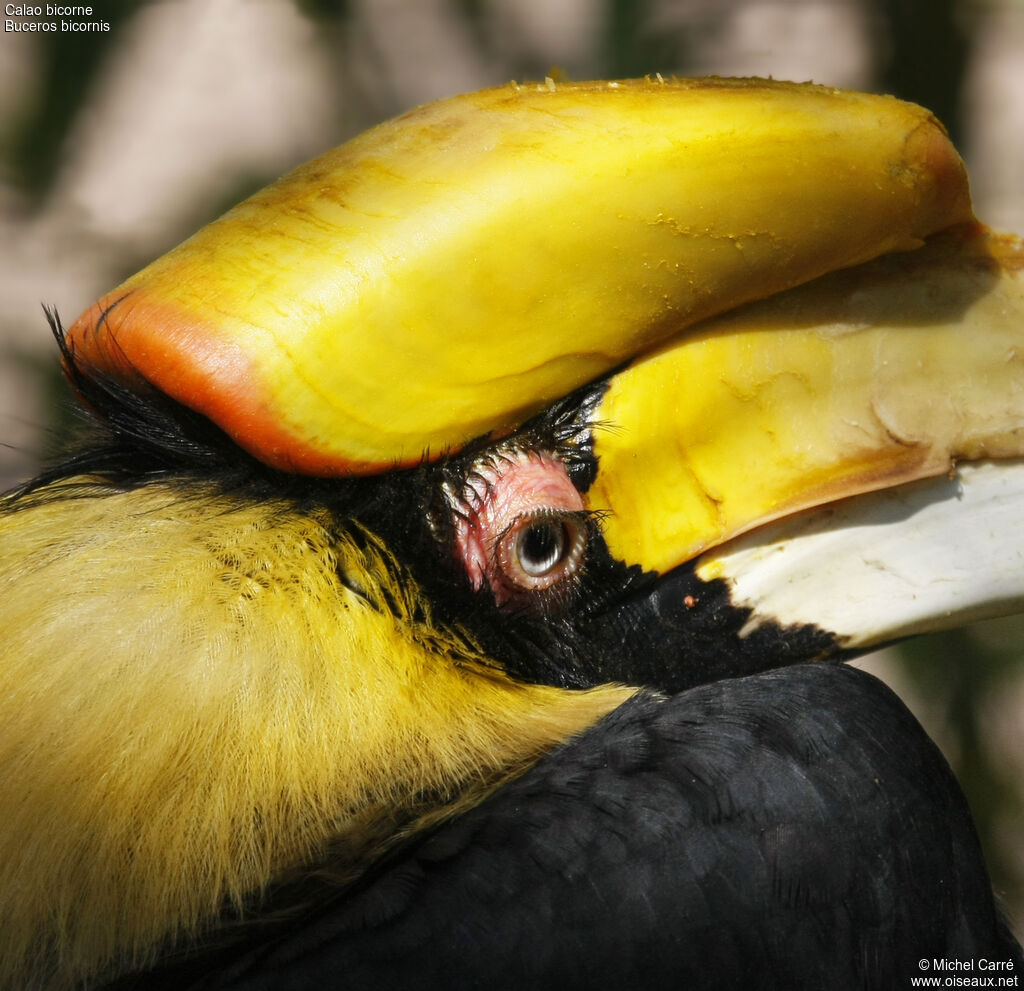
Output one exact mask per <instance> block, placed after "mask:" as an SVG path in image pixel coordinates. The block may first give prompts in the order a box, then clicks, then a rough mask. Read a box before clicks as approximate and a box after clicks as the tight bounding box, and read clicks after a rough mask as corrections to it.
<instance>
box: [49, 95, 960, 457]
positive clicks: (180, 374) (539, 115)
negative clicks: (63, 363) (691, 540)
mask: <svg viewBox="0 0 1024 991" xmlns="http://www.w3.org/2000/svg"><path fill="white" fill-rule="evenodd" d="M970 218H971V208H970V202H969V196H968V191H967V182H966V177H965V173H964V169H963V165H962V163H961V161H960V159H959V157H958V156H957V154H956V152H955V150H954V149H953V147H952V145H951V144H950V143H949V141H948V139H947V138H946V135H945V132H944V131H943V129H942V126H941V125H940V124H939V123H938V122H937V121H936V120H935V118H934V117H932V116H931V115H930V114H929V113H928V112H927V111H925V110H922V109H921V108H920V107H916V106H913V105H911V104H907V103H903V102H900V101H898V100H895V99H892V98H889V97H879V96H869V95H865V94H861V93H849V92H842V91H838V90H834V89H830V88H825V87H820V86H812V85H795V84H792V83H779V82H772V81H765V80H726V79H710V80H671V81H661V80H658V81H651V80H641V81H634V82H623V83H614V82H613V83H603V82H602V83H579V84H559V85H558V86H554V85H530V86H519V85H514V84H513V85H509V86H506V87H503V88H500V89H493V90H487V91H484V92H481V93H474V94H469V95H466V96H460V97H456V98H454V99H450V100H444V101H441V102H439V103H435V104H432V105H429V106H426V107H422V108H420V109H417V110H414V111H411V112H410V113H407V114H405V115H403V116H401V117H398V118H396V119H395V120H393V121H390V122H388V123H385V124H382V125H380V126H379V127H376V128H374V129H373V130H371V131H369V132H367V133H366V134H364V135H362V136H360V137H358V138H356V139H355V140H353V141H351V142H349V143H348V144H345V145H343V146H341V147H340V148H337V149H335V150H334V151H332V152H329V153H328V154H326V155H324V156H322V157H321V158H318V159H316V160H314V161H312V162H310V163H309V164H307V165H305V166H303V167H301V168H299V169H297V170H296V171H295V172H293V173H291V174H290V175H288V176H286V177H284V178H283V179H281V180H279V181H278V182H277V183H275V184H274V185H272V186H270V187H269V188H267V189H266V190H264V191H262V192H260V193H257V194H256V195H255V196H253V197H252V198H251V199H249V200H247V201H246V202H244V203H242V204H241V205H239V206H237V207H235V208H234V209H233V210H231V211H229V212H228V213H227V214H226V215H225V216H224V217H222V218H221V219H220V220H218V221H215V222H214V223H212V224H210V225H209V226H207V227H205V228H204V229H202V230H201V231H199V232H198V233H197V234H196V235H195V236H194V237H192V238H191V239H190V240H188V241H186V242H185V243H184V244H182V245H180V246H179V247H178V248H176V249H175V250H173V251H171V252H170V253H169V254H167V255H165V256H164V257H163V258H160V259H158V260H157V261H155V262H154V263H153V264H151V265H150V266H148V267H147V268H145V269H143V270H142V271H141V272H139V273H138V274H137V275H135V276H134V277H132V278H130V279H129V280H128V281H127V282H125V283H124V284H123V285H121V286H120V287H118V288H117V289H115V290H114V291H113V292H112V293H110V294H108V295H107V296H106V297H104V299H102V300H101V301H100V302H99V303H97V304H96V306H94V307H93V308H91V309H90V310H89V311H87V312H86V313H85V314H84V315H83V316H82V317H81V318H80V319H79V320H78V321H77V322H76V323H75V325H74V326H73V327H72V328H71V330H70V333H69V336H68V341H69V344H70V346H71V348H72V349H73V350H74V352H75V354H76V355H77V357H78V358H79V360H81V361H85V362H88V363H91V364H93V365H96V366H98V367H100V368H104V369H107V370H109V371H114V372H115V373H117V374H119V375H122V376H128V377H134V376H140V377H141V378H142V379H144V380H147V381H149V382H150V383H152V384H153V385H155V386H156V387H157V388H159V389H161V390H162V391H164V392H166V393H167V394H169V395H170V396H172V397H174V398H175V399H177V400H179V401H180V402H182V403H184V404H185V405H187V406H190V407H192V408H194V409H196V410H198V411H200V412H202V413H204V414H206V415H207V416H209V417H210V418H211V419H213V420H214V421H215V422H216V423H217V424H219V425H220V426H221V427H222V428H223V429H224V430H225V431H227V433H228V434H230V435H231V436H232V437H233V438H234V439H235V440H236V441H237V443H239V444H240V445H241V446H242V447H244V448H245V449H247V450H248V451H250V452H251V453H252V454H254V455H255V456H256V457H257V458H259V459H261V460H263V461H265V462H267V463H268V464H270V465H273V466H275V467H278V468H282V469H285V470H290V471H297V472H302V473H308V474H317V475H344V474H351V473H376V472H379V471H383V470H387V469H388V468H390V467H393V466H395V465H406V464H412V463H416V462H418V461H420V459H421V458H423V457H428V458H432V457H436V456H439V455H441V454H443V453H444V452H445V451H447V450H451V449H456V448H458V447H460V446H461V445H463V444H464V443H465V442H466V441H468V440H470V439H471V438H473V437H475V436H479V435H482V434H489V433H496V432H501V431H503V430H507V429H510V428H512V427H514V426H515V425H517V424H519V423H521V422H522V421H523V420H524V419H525V418H527V417H528V416H529V415H531V414H532V413H535V412H536V411H538V410H540V409H541V408H543V407H544V406H546V405H547V404H548V403H550V402H551V401H552V400H554V399H556V398H558V397H560V396H563V395H565V394H566V392H567V391H569V390H571V389H572V388H573V387H574V386H579V385H582V384H584V383H586V382H588V381H590V380H592V379H594V378H595V377H597V376H599V375H601V374H603V373H605V372H607V371H609V370H610V369H612V368H614V367H615V366H616V365H619V364H621V363H622V362H623V361H625V360H627V359H628V358H630V357H632V356H634V355H636V354H638V353H642V352H644V351H646V350H649V349H651V348H652V347H655V346H656V345H658V344H659V343H661V342H663V341H665V340H667V339H669V338H671V337H673V336H675V335H677V334H679V333H680V331H681V330H682V329H684V328H685V327H687V326H688V325H689V324H691V323H693V322H695V321H696V320H699V319H702V318H706V317H708V316H711V315H713V314H716V313H719V312H721V311H723V310H725V309H729V308H732V307H734V306H736V305H738V304H741V303H744V302H747V301H749V300H753V299H759V298H762V297H765V296H768V295H771V294H772V293H775V292H778V291H780V290H783V289H787V288H789V287H791V286H794V285H797V284H799V283H802V282H806V281H808V280H809V279H812V278H814V277H816V276H818V275H821V274H823V273H825V272H828V271H831V270H834V269H836V268H842V267H845V266H849V265H854V264H857V263H860V262H863V261H866V260H868V259H871V258H874V257H876V256H878V255H880V254H883V253H886V252H890V251H898V250H904V249H910V248H916V247H918V246H919V245H920V244H921V242H922V239H923V238H925V237H926V236H928V235H929V234H931V233H933V232H934V231H937V230H941V229H943V228H945V227H948V226H950V225H952V224H955V223H959V222H963V221H967V220H969V219H970Z"/></svg>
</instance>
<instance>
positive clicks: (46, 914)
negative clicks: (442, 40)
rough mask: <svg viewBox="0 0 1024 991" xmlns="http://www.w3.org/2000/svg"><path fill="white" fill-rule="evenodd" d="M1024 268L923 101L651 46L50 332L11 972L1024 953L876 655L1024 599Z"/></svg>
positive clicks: (981, 963) (14, 706) (832, 968)
mask: <svg viewBox="0 0 1024 991" xmlns="http://www.w3.org/2000/svg"><path fill="white" fill-rule="evenodd" d="M1022 267H1024V249H1022V247H1021V244H1020V243H1019V242H1018V241H1017V240H1015V239H1013V238H1009V237H999V236H996V235H993V234H991V233H990V232H988V231H987V230H986V229H984V228H983V227H981V226H980V225H979V224H978V223H977V222H976V221H975V220H974V218H973V215H972V211H971V208H970V202H969V196H968V193H967V185H966V178H965V175H964V170H963V167H962V164H961V162H960V160H959V158H958V157H957V155H956V153H955V151H954V150H953V149H952V147H951V146H950V144H949V142H948V140H947V139H946V137H945V134H944V132H943V130H942V128H941V125H939V124H938V123H937V122H936V121H935V120H934V119H933V118H932V117H931V116H930V115H929V114H928V113H927V112H925V111H922V110H921V109H919V108H917V107H913V106H910V105H907V104H904V103H901V102H899V101H896V100H893V99H890V98H884V97H873V96H865V95H861V94H853V93H842V92H839V91H835V90H831V89H825V88H821V87H815V86H810V85H802V86H796V85H791V84H782V83H773V82H765V81H756V80H755V81H751V80H747V81H736V80H704V81H684V80H673V81H668V82H666V81H663V80H661V79H660V77H659V79H658V80H657V81H653V80H648V81H639V82H629V83H591V84H572V85H564V84H560V85H557V86H555V85H552V84H550V83H549V84H545V85H540V86H515V85H511V86H509V87H506V88H503V89H499V90H493V91H488V92H484V93H480V94H474V95H470V96H465V97H459V98H456V99H453V100H447V101H442V102H440V103H438V104H435V105H432V106H428V107H425V108H420V109H418V110H414V111H412V112H411V113H408V114H406V115H404V116H403V117H399V118H397V119H396V120H395V121H392V122H389V123H386V124H383V125H381V126H380V127H378V128H375V129H374V130H372V131H370V132H368V133H367V134H366V135H363V136H362V137H360V138H357V139H356V140H354V141H352V142H350V143H349V144H347V145H344V146H342V147H341V148H339V149H337V150H335V151H333V152H330V153H328V154H327V155H325V156H323V157H322V158H320V159H317V160H315V161H313V162H312V163H310V164H308V165H306V166H304V167H302V168H300V169H299V170H297V171H296V172H294V173H292V174H291V175H289V176H286V177H285V178H284V179H282V180H280V181H279V182H277V183H276V184H274V185H272V186H270V187H269V188H268V189H267V190H264V191H263V192H261V193H258V194H257V195H256V196H254V197H253V198H252V199H250V200H248V201H246V202H245V203H243V204H241V205H240V206H238V207H236V208H235V209H233V210H231V211H230V212H229V213H227V214H226V215H225V216H224V217H222V218H221V219H220V220H218V221H216V222H214V223H213V224H211V225H209V226H208V227H206V228H204V229H203V230H202V231H200V232H199V233H198V234H196V235H195V236H194V237H193V238H192V239H190V240H189V241H187V242H185V243H184V244H182V245H181V246H179V247H178V248H176V249H175V250H174V251H172V252H170V253H169V254H168V255H166V256H165V257H163V258H162V259H159V260H158V261H156V262H154V263H153V264H152V265H150V266H149V267H148V268H146V269H144V270H143V271H142V272H141V273H139V274H138V275H136V276H135V277H133V278H131V279H129V280H128V281H127V282H126V283H124V284H123V285H122V286H121V287H119V288H118V289H116V290H114V291H113V292H112V293H111V294H109V295H108V296H106V297H105V298H104V299H103V300H101V301H100V302H99V303H98V304H97V305H96V306H95V307H93V308H91V309H90V310H89V311H87V312H86V313H85V314H84V315H83V316H82V317H80V318H79V320H78V321H77V322H76V323H75V324H74V325H73V326H72V327H71V328H70V329H69V330H68V331H67V332H66V333H65V331H64V330H63V328H62V327H61V325H60V322H59V320H58V319H57V317H56V315H55V314H52V313H51V321H52V324H53V326H54V329H55V331H56V335H57V339H58V342H59V344H60V347H61V351H62V354H63V360H64V366H65V370H66V373H67V375H68V377H69V379H70V382H71V384H72V386H73V387H74V389H75V390H76V393H77V395H78V396H79V397H80V399H81V401H82V403H83V406H84V407H85V408H86V409H87V410H88V414H89V416H90V418H91V422H92V432H91V435H90V436H89V438H88V439H87V440H86V441H84V442H83V443H82V444H81V446H79V447H78V448H76V449H75V450H74V451H72V452H71V453H69V454H68V455H67V457H66V458H65V459H64V460H63V461H61V462H60V463H59V464H56V465H55V466H54V467H51V468H49V469H48V470H46V471H44V472H43V473H42V474H41V475H40V476H39V477H38V478H36V479H35V480H34V481H32V482H31V483H29V484H27V485H26V486H24V487H23V488H21V489H20V490H18V491H16V492H14V493H12V494H10V495H9V496H7V497H6V500H5V501H4V502H3V504H2V514H0V548H2V551H0V561H2V564H0V583H2V588H3V599H2V602H3V615H2V619H0V624H2V626H0V629H2V633H3V652H4V653H3V663H2V667H0V678H2V684H0V767H2V768H3V771H2V774H3V787H2V790H0V851H2V852H0V872H2V883H0V985H2V987H3V988H5V989H14V988H19V989H20V988H25V987H29V988H52V989H65V988H74V987H86V986H88V987H95V986H97V985H98V984H101V983H103V982H110V983H111V986H114V987H117V988H147V989H149V988H176V989H177V988H204V989H211V988H232V989H248V991H254V989H272V988H273V989H279V988H371V987H372V988H388V987H399V986H408V987H486V988H488V989H497V988H524V987H550V988H556V987H557V988H565V987H573V988H577V987H673V988H677V987H679V988H682V987H688V988H721V987H743V988H748V987H749V988H754V987H757V988H780V989H781V988H824V987H830V988H831V987H842V988H847V987H851V988H852V987H869V988H894V987H902V986H909V985H908V984H907V983H906V981H907V979H909V978H910V977H915V976H920V975H921V974H922V971H921V970H920V969H919V968H920V965H919V961H922V960H923V961H925V963H926V964H928V965H929V966H932V965H934V966H936V967H939V968H940V969H941V968H942V967H944V966H946V964H947V963H948V964H949V965H950V966H951V967H953V968H954V969H956V967H955V965H959V969H963V967H965V966H968V965H969V966H972V967H973V968H974V973H975V974H978V973H980V970H981V969H984V970H985V972H986V974H992V975H993V976H1004V975H1005V974H1007V973H1010V972H1013V973H1017V972H1019V968H1020V967H1021V966H1022V959H1021V953H1020V949H1019V947H1018V946H1017V944H1016V943H1015V941H1014V940H1013V938H1012V936H1011V935H1010V934H1009V931H1008V929H1007V927H1006V925H1005V924H1004V922H1003V921H1002V918H1001V916H1000V913H999V910H998V908H997V907H996V904H995V902H994V898H993V895H992V893H991V889H990V885H989V881H988V879H987V875H986V871H985V867H984V864H983V862H982V858H981V854H980V852H979V848H978V842H977V839H976V837H975V834H974V830H973V826H972V823H971V820H970V815H969V812H968V810H967V808H966V805H965V802H964V799H963V797H962V796H961V794H960V792H959V789H958V787H957V784H956V782H955V781H954V779H953V776H952V774H951V772H950V770H949V768H948V767H947V765H946V764H945V763H944V761H943V759H942V758H941V756H940V755H939V753H938V752H937V750H936V748H935V747H934V745H933V744H932V743H931V742H930V741H929V740H928V738H927V737H926V735H925V733H924V732H923V730H922V729H921V728H920V727H919V726H918V725H917V723H916V722H915V721H914V719H913V718H912V717H911V716H910V715H909V713H908V712H907V711H906V709H905V708H904V707H903V706H902V704H901V703H900V702H899V701H898V700H897V699H896V698H895V697H894V696H893V695H892V694H891V693H890V692H889V691H888V689H886V688H885V687H884V686H883V685H882V684H881V683H880V682H878V681H877V680H875V679H873V678H872V677H870V676H868V675H866V674H864V673H863V672H860V671H858V670H855V669H853V668H851V667H849V666H847V665H844V664H843V663H841V661H842V660H844V659H846V658H847V657H849V656H851V655H852V654H853V653H855V652H857V651H859V650H863V649H865V648H867V647H869V646H872V645H874V644H878V643H882V642H885V641H888V640H891V639H894V638H897V637H901V636H905V635H908V634H910V633H913V632H917V631H920V630H925V629H935V628H940V627H942V626H945V625H951V624H953V623H956V622H960V621H963V620H964V619H965V618H967V617H976V616H981V615H986V614H990V613H995V612H1000V611H1009V610H1012V609H1014V608H1015V605H1016V603H1018V602H1019V600H1020V597H1021V591H1022V590H1021V583H1022V580H1024V568H1022V567H1021V561H1020V548H1021V537H1020V532H1021V527H1020V526H1019V523H1018V516H1019V512H1020V505H1021V502H1020V492H1021V487H1022V484H1024V462H1021V461H1020V460H1016V459H1018V458H1020V457H1021V455H1024V357H1022V355H1024V351H1022V350H1020V348H1021V344H1024V320H1022V317H1024V279H1022V275H1021V271H1022ZM810 662H816V663H810ZM996 968H1002V971H1001V973H999V974H996Z"/></svg>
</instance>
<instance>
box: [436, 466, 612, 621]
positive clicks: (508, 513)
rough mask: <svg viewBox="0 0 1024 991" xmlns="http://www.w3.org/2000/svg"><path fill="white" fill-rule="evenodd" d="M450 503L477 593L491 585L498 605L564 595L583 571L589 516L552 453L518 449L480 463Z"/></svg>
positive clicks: (458, 549) (461, 554) (460, 552)
mask: <svg viewBox="0 0 1024 991" xmlns="http://www.w3.org/2000/svg"><path fill="white" fill-rule="evenodd" d="M449 499H450V502H451V505H452V508H453V510H454V511H455V512H454V515H453V518H454V522H455V551H456V554H457V556H458V557H459V559H460V560H461V561H462V564H463V566H464V567H465V569H466V575H467V577H468V578H469V580H470V582H471V583H472V585H473V587H474V588H477V589H479V588H482V587H483V586H484V585H489V586H490V588H491V591H492V592H493V593H494V598H495V601H496V602H497V603H498V604H499V605H502V604H505V603H513V602H514V603H518V604H519V605H523V604H524V603H525V602H526V599H525V598H524V596H529V595H530V594H531V593H543V592H545V591H546V590H562V589H564V588H565V587H566V586H565V583H566V582H567V581H568V580H569V579H571V578H572V577H573V576H574V575H575V574H576V573H577V572H578V571H579V570H580V569H581V568H582V566H583V559H584V555H585V553H586V549H587V539H588V535H589V533H590V530H591V527H592V524H591V521H590V516H589V515H588V514H587V512H586V510H585V509H584V506H583V499H582V497H581V496H580V494H579V492H578V491H577V489H576V487H575V486H574V485H573V484H572V482H571V481H570V479H569V476H568V474H567V473H566V470H565V466H564V465H563V464H562V463H561V462H560V461H559V460H557V459H556V458H554V457H552V456H551V455H550V454H547V453H545V452H538V451H529V452H523V451H512V452H509V453H507V454H503V455H501V456H500V457H492V458H489V459H486V460H481V461H480V462H478V463H476V464H474V465H473V466H472V469H471V470H470V471H469V473H468V475H467V477H466V481H465V485H464V487H463V489H462V491H461V492H460V493H459V494H458V496H457V497H456V496H454V494H452V493H450V494H449Z"/></svg>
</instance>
